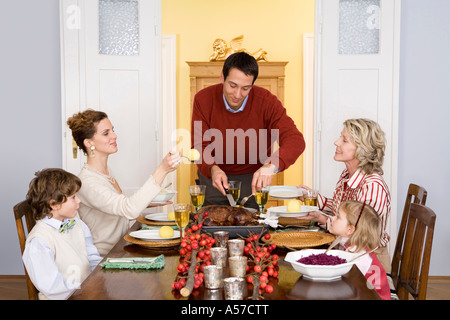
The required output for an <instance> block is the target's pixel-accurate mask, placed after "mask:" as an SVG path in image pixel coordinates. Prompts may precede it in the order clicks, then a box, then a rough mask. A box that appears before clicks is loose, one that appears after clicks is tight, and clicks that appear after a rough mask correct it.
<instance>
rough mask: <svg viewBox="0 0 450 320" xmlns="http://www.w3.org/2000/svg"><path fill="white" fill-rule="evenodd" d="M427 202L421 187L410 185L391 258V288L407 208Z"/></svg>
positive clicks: (399, 251)
mask: <svg viewBox="0 0 450 320" xmlns="http://www.w3.org/2000/svg"><path fill="white" fill-rule="evenodd" d="M426 202H427V191H426V190H425V189H424V188H422V187H421V186H418V185H415V184H413V183H411V184H410V185H409V188H408V193H407V195H406V201H405V206H404V208H403V215H402V221H401V222H400V228H399V231H398V235H397V242H396V244H395V250H394V255H393V257H392V268H391V277H392V281H393V286H394V287H397V280H398V275H399V273H400V265H401V262H402V257H403V248H404V242H405V230H406V225H407V223H408V217H409V208H410V206H411V203H420V204H422V205H425V203H426Z"/></svg>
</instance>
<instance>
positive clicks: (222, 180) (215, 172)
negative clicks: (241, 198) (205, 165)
mask: <svg viewBox="0 0 450 320" xmlns="http://www.w3.org/2000/svg"><path fill="white" fill-rule="evenodd" d="M211 181H212V185H213V187H214V188H216V189H217V190H219V191H220V192H221V193H222V194H223V195H224V196H225V195H226V193H225V189H224V187H225V188H227V189H228V188H229V187H230V184H229V183H228V177H227V175H226V173H225V172H224V171H223V170H222V169H220V168H219V166H216V165H214V166H212V167H211Z"/></svg>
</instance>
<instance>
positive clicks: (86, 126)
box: [67, 109, 180, 256]
mask: <svg viewBox="0 0 450 320" xmlns="http://www.w3.org/2000/svg"><path fill="white" fill-rule="evenodd" d="M67 124H68V125H69V128H70V129H71V130H72V136H73V138H74V140H75V142H76V143H77V145H78V147H79V148H80V149H81V150H82V151H83V152H84V153H85V154H86V155H87V163H86V165H85V166H84V168H83V169H82V170H81V172H80V174H79V175H78V177H79V178H80V179H81V181H82V187H81V189H80V191H79V192H78V196H79V198H80V199H81V203H80V209H79V214H80V217H81V219H82V220H83V221H84V222H85V223H86V224H87V225H88V226H89V228H90V229H91V232H92V236H93V238H94V243H95V245H96V247H97V248H98V251H99V252H100V254H101V255H102V256H104V255H106V254H107V253H108V252H109V251H110V250H111V248H112V247H113V246H114V245H115V244H116V243H117V241H119V239H121V238H122V237H123V236H124V235H125V233H126V232H127V231H128V228H129V222H130V220H134V219H136V218H137V217H139V215H141V213H142V211H143V210H144V209H145V208H146V207H148V206H150V202H151V201H152V199H153V198H154V197H155V196H156V195H157V194H158V193H159V191H160V190H161V184H162V183H163V182H164V178H165V177H166V176H167V174H168V173H169V172H172V171H174V170H176V168H177V167H178V166H179V164H180V154H179V153H174V154H171V153H169V154H167V155H166V156H165V157H164V159H163V160H162V162H161V163H160V164H159V166H158V167H157V168H156V169H155V171H154V172H153V174H152V175H150V177H148V179H147V181H146V182H145V183H144V184H143V185H142V187H141V188H140V189H138V190H137V191H136V192H135V193H134V194H133V195H131V196H129V197H127V196H125V195H124V194H123V193H122V190H121V188H120V185H119V182H118V181H117V180H116V179H115V178H114V174H113V173H112V171H111V169H110V168H109V166H108V158H109V156H110V155H112V154H114V153H116V152H117V151H118V148H117V135H116V133H115V132H114V127H113V125H112V123H111V121H110V120H109V119H108V116H107V115H106V113H104V112H101V111H95V110H91V109H88V110H85V111H83V112H79V113H76V114H74V115H73V116H72V117H71V118H69V119H68V121H67Z"/></svg>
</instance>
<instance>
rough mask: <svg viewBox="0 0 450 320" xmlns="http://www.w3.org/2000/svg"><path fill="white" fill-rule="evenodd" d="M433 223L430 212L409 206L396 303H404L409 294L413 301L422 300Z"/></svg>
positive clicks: (414, 205) (428, 263)
mask: <svg viewBox="0 0 450 320" xmlns="http://www.w3.org/2000/svg"><path fill="white" fill-rule="evenodd" d="M435 222H436V214H435V213H434V212H433V210H431V209H430V208H428V207H426V206H424V205H421V204H417V203H411V206H410V210H409V218H408V224H407V227H406V233H405V243H404V250H403V255H402V263H401V265H400V273H399V276H398V280H397V287H396V289H397V295H398V297H399V299H400V300H408V297H409V294H411V295H412V297H413V298H414V299H416V300H425V298H426V294H427V284H428V271H429V268H430V257H431V247H432V243H433V233H434V225H435Z"/></svg>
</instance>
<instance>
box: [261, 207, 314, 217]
mask: <svg viewBox="0 0 450 320" xmlns="http://www.w3.org/2000/svg"><path fill="white" fill-rule="evenodd" d="M269 210H271V212H273V213H275V214H276V215H277V216H279V217H288V218H292V217H303V216H307V215H308V212H311V211H319V209H318V208H317V207H312V206H301V208H300V211H298V212H287V206H280V207H272V208H269Z"/></svg>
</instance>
